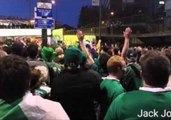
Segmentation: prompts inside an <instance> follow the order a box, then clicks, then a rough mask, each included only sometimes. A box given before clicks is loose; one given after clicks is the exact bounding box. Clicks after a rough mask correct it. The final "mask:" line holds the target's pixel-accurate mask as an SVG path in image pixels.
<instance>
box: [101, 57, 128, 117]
mask: <svg viewBox="0 0 171 120" xmlns="http://www.w3.org/2000/svg"><path fill="white" fill-rule="evenodd" d="M125 66H126V65H125V61H124V59H123V58H122V57H120V56H117V55H115V56H112V57H111V58H110V59H109V60H108V62H107V69H108V72H109V75H108V76H107V77H104V78H103V81H102V82H101V84H100V88H101V90H102V92H103V94H104V95H103V100H102V101H103V102H102V104H101V114H100V119H103V118H104V115H105V114H106V112H107V109H108V107H109V105H110V104H111V102H112V100H114V99H115V98H116V97H117V96H118V95H120V94H121V93H123V92H125V90H124V88H123V87H122V85H121V83H120V80H121V79H122V78H123V77H124V74H125Z"/></svg>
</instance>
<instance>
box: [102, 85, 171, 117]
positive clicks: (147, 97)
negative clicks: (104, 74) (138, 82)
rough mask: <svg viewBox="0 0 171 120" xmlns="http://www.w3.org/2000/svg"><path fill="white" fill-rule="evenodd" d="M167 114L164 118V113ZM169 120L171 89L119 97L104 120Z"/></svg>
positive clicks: (142, 89) (126, 94) (143, 89)
mask: <svg viewBox="0 0 171 120" xmlns="http://www.w3.org/2000/svg"><path fill="white" fill-rule="evenodd" d="M166 112H167V113H169V114H168V115H166V116H165V113H166ZM146 119H150V120H167V119H168V120H170V119H171V89H170V88H148V87H142V88H140V90H136V91H132V92H127V93H123V94H121V95H119V96H118V97H117V98H116V99H115V100H114V101H113V102H112V104H111V105H110V107H109V109H108V112H107V114H106V116H105V119H104V120H146Z"/></svg>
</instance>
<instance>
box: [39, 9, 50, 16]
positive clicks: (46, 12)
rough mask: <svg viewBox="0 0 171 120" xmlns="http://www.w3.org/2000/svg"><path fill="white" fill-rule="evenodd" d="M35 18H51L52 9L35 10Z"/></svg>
mask: <svg viewBox="0 0 171 120" xmlns="http://www.w3.org/2000/svg"><path fill="white" fill-rule="evenodd" d="M36 13H37V17H52V9H44V8H37V12H36Z"/></svg>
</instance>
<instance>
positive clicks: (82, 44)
mask: <svg viewBox="0 0 171 120" xmlns="http://www.w3.org/2000/svg"><path fill="white" fill-rule="evenodd" d="M77 37H78V40H79V43H80V47H81V50H82V51H83V52H84V53H85V54H86V57H87V62H88V64H90V65H92V64H93V63H94V60H93V58H92V56H91V54H90V53H89V51H88V50H87V48H86V46H85V44H84V35H83V33H82V31H80V30H78V31H77Z"/></svg>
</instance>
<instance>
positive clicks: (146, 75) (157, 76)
mask: <svg viewBox="0 0 171 120" xmlns="http://www.w3.org/2000/svg"><path fill="white" fill-rule="evenodd" d="M140 65H141V68H142V75H143V76H142V77H143V79H144V80H145V83H146V84H147V85H150V86H152V87H162V88H163V87H166V85H167V83H168V79H169V73H170V61H169V59H168V58H167V57H166V56H165V55H163V54H162V53H161V52H159V51H149V52H147V53H146V54H145V55H144V56H143V57H142V58H141V59H140Z"/></svg>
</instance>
